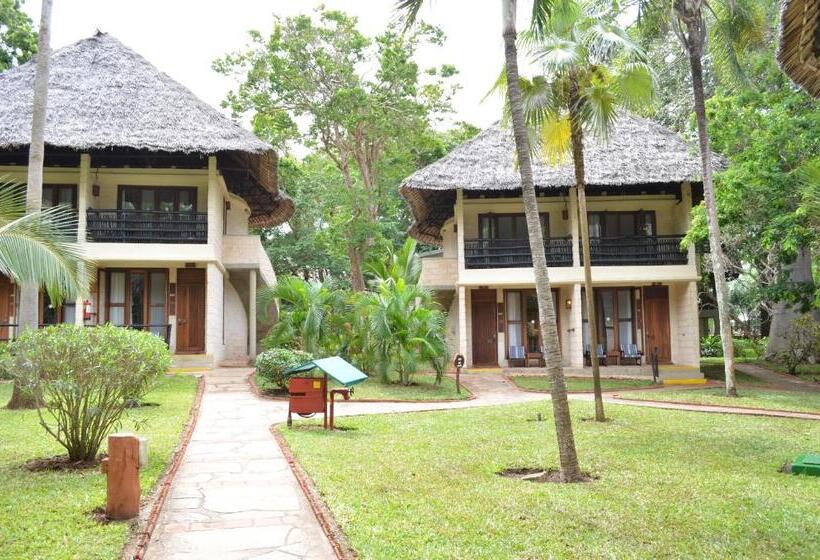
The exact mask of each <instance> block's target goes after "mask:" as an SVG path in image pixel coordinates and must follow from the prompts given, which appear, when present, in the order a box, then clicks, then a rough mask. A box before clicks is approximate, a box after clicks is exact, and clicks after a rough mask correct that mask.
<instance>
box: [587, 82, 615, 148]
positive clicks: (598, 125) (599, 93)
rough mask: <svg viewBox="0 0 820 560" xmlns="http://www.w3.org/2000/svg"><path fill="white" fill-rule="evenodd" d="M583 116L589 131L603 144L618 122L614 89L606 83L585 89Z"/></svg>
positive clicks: (593, 84)
mask: <svg viewBox="0 0 820 560" xmlns="http://www.w3.org/2000/svg"><path fill="white" fill-rule="evenodd" d="M582 97H583V100H584V103H583V110H582V116H583V120H584V125H585V126H586V128H587V130H589V131H590V132H592V134H593V135H594V136H596V137H597V138H598V139H600V140H601V141H603V142H606V141H608V140H609V133H610V132H611V131H612V129H613V128H614V126H615V121H617V120H618V112H617V109H616V98H615V92H614V91H613V88H612V87H610V84H609V83H607V82H606V81H598V82H593V83H592V84H590V85H588V86H587V87H585V88H584V89H583V92H582Z"/></svg>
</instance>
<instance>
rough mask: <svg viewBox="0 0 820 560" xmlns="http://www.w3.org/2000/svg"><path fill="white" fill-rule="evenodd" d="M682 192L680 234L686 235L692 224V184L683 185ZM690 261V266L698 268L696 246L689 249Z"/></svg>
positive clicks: (690, 246)
mask: <svg viewBox="0 0 820 560" xmlns="http://www.w3.org/2000/svg"><path fill="white" fill-rule="evenodd" d="M680 190H681V202H680V207H681V208H680V212H681V215H680V225H681V230H680V233H686V232H687V231H689V226H690V225H691V224H692V214H691V210H692V185H691V184H690V183H688V182H687V183H683V184H681V187H680ZM687 253H688V259H689V266H691V267H695V266H697V265H696V263H697V261H696V260H695V245H694V244H691V245H689V248H688V249H687Z"/></svg>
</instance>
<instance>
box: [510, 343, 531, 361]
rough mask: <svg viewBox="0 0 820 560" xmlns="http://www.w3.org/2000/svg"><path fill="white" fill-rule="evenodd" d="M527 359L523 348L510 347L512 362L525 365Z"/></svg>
mask: <svg viewBox="0 0 820 560" xmlns="http://www.w3.org/2000/svg"><path fill="white" fill-rule="evenodd" d="M526 358H527V353H526V351H525V350H524V347H523V346H510V362H513V361H514V362H517V363H520V364H525V363H526V362H525V361H526ZM511 365H512V364H511Z"/></svg>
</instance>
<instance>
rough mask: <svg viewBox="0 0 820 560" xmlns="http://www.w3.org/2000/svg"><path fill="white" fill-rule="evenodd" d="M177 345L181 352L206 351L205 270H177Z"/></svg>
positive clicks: (178, 350) (177, 349)
mask: <svg viewBox="0 0 820 560" xmlns="http://www.w3.org/2000/svg"><path fill="white" fill-rule="evenodd" d="M176 311H177V347H176V351H177V352H179V353H189V354H193V353H198V352H204V351H205V270H204V269H201V268H191V269H181V270H179V271H177V310H176Z"/></svg>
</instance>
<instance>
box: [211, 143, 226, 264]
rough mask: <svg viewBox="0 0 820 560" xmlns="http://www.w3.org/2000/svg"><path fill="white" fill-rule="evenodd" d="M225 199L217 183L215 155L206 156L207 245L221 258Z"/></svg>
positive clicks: (217, 174) (217, 173)
mask: <svg viewBox="0 0 820 560" xmlns="http://www.w3.org/2000/svg"><path fill="white" fill-rule="evenodd" d="M224 208H225V201H224V199H223V198H222V189H221V188H220V185H219V172H218V171H217V167H216V156H208V245H210V246H211V247H213V250H214V255H215V256H216V258H217V259H221V258H222V213H223V210H224Z"/></svg>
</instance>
